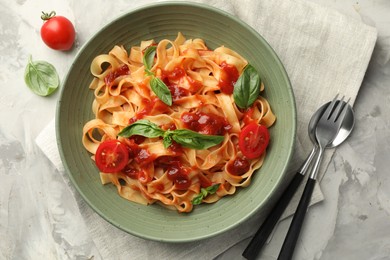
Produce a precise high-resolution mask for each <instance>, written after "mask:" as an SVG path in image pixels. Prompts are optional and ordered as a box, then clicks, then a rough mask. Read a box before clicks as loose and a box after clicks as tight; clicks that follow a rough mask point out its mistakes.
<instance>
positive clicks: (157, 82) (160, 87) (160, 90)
mask: <svg viewBox="0 0 390 260" xmlns="http://www.w3.org/2000/svg"><path fill="white" fill-rule="evenodd" d="M150 88H151V89H152V90H153V92H154V94H156V96H157V97H158V98H159V99H160V100H161V101H162V102H164V103H165V104H167V105H168V106H171V105H172V94H171V91H169V88H168V87H167V85H165V83H164V82H163V81H162V80H161V79H160V78H157V77H155V76H153V77H152V80H151V81H150Z"/></svg>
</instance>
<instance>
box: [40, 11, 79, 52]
mask: <svg viewBox="0 0 390 260" xmlns="http://www.w3.org/2000/svg"><path fill="white" fill-rule="evenodd" d="M41 18H42V20H44V21H45V23H44V24H43V25H42V27H41V38H42V40H43V42H44V43H45V44H46V45H47V46H49V47H50V48H52V49H54V50H61V51H66V50H69V49H70V48H72V46H73V42H74V39H75V35H76V33H75V30H74V27H73V24H72V23H71V22H70V21H69V20H68V19H67V18H65V17H63V16H56V13H55V12H54V11H53V12H51V13H50V14H46V13H43V15H42V16H41Z"/></svg>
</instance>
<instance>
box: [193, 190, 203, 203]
mask: <svg viewBox="0 0 390 260" xmlns="http://www.w3.org/2000/svg"><path fill="white" fill-rule="evenodd" d="M202 200H203V194H202V193H199V194H198V195H196V196H195V197H194V198H193V199H192V201H191V203H192V205H199V204H201V203H202Z"/></svg>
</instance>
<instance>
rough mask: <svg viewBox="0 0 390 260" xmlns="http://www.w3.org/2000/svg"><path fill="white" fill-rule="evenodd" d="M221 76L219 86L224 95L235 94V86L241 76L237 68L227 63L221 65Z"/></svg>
mask: <svg viewBox="0 0 390 260" xmlns="http://www.w3.org/2000/svg"><path fill="white" fill-rule="evenodd" d="M220 66H221V76H220V78H219V82H218V86H219V88H220V89H221V92H222V93H225V94H228V95H230V94H233V89H234V84H235V83H236V81H237V80H238V77H239V74H238V70H237V68H236V67H235V66H233V65H230V64H227V63H226V62H225V61H223V62H222V63H221V65H220Z"/></svg>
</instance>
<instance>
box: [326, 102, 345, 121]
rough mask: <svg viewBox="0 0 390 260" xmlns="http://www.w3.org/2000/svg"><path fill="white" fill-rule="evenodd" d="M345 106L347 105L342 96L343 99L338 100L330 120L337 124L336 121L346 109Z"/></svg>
mask: <svg viewBox="0 0 390 260" xmlns="http://www.w3.org/2000/svg"><path fill="white" fill-rule="evenodd" d="M344 105H345V102H344V96H342V97H341V99H340V100H338V102H337V104H336V105H335V108H334V109H333V112H332V114H331V115H330V116H329V120H332V121H333V122H336V119H337V117H338V116H339V114H340V112H341V110H342V109H343V108H344Z"/></svg>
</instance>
